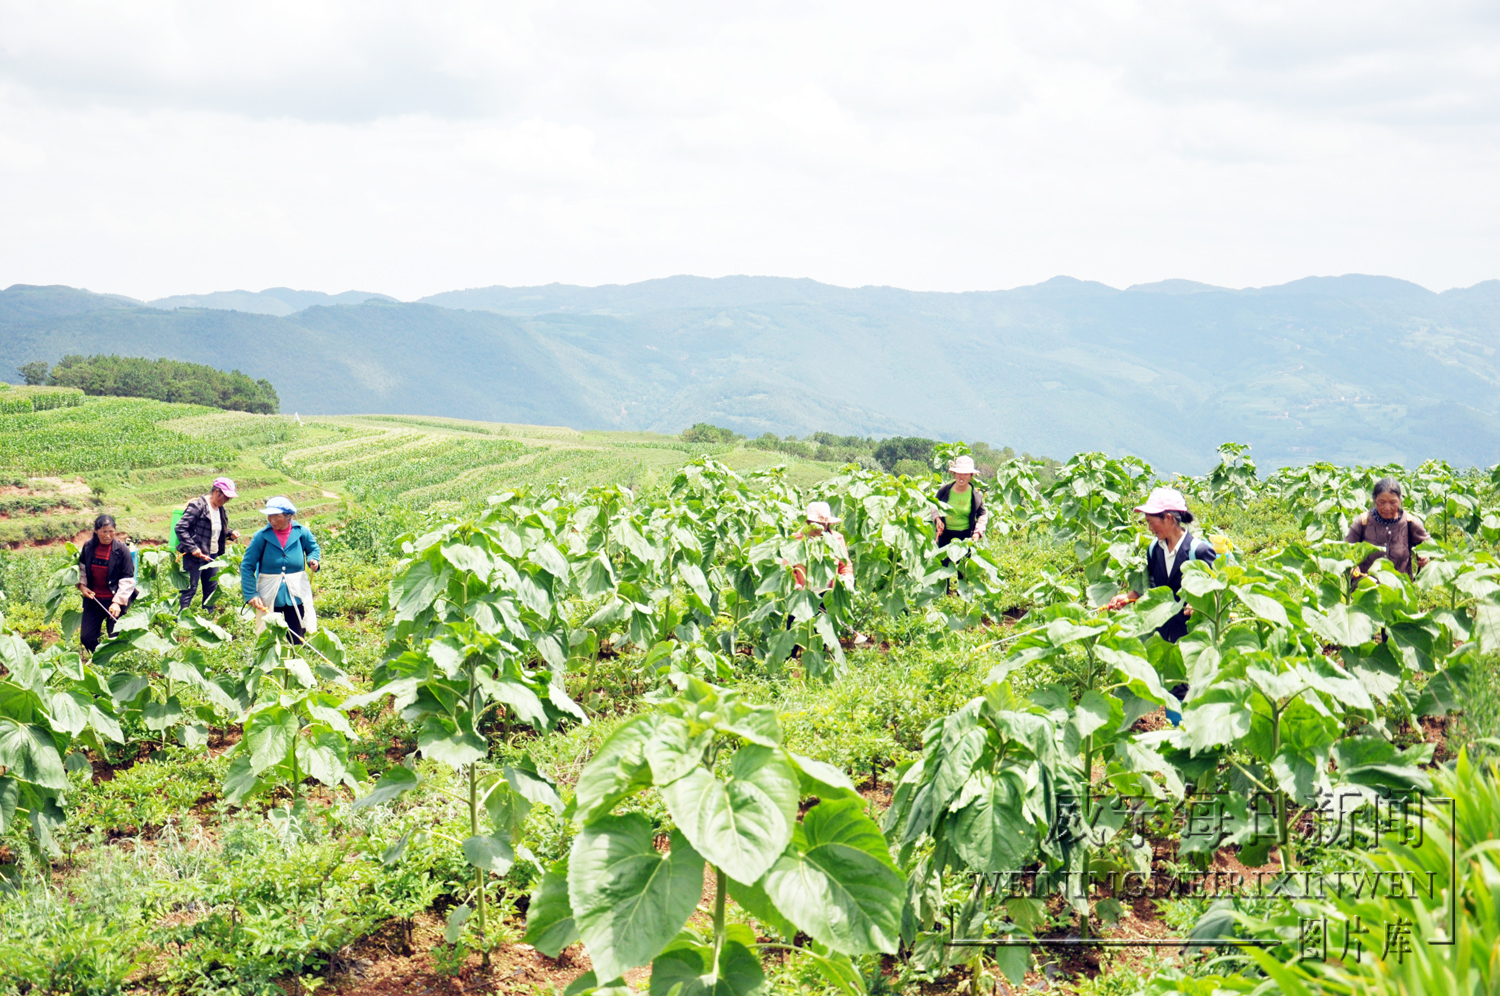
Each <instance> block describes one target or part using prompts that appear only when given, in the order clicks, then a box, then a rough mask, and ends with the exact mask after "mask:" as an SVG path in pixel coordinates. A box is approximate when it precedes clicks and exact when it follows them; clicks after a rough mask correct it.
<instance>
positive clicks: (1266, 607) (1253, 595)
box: [1230, 587, 1291, 626]
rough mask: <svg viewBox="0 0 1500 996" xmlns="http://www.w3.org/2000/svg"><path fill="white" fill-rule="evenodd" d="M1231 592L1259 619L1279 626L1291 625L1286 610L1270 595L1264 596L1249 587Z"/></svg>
mask: <svg viewBox="0 0 1500 996" xmlns="http://www.w3.org/2000/svg"><path fill="white" fill-rule="evenodd" d="M1230 591H1232V592H1233V593H1234V596H1235V597H1236V598H1238V599H1239V600H1240V601H1241V602H1243V603H1245V607H1246V608H1247V609H1249V610H1250V611H1251V612H1253V613H1255V615H1256V616H1257V617H1259V618H1261V619H1264V620H1265V621H1266V622H1269V623H1274V624H1275V625H1277V626H1290V625H1291V622H1290V621H1289V620H1288V619H1287V617H1286V608H1285V607H1284V606H1283V605H1282V604H1281V603H1280V602H1278V601H1276V599H1274V598H1272V597H1271V596H1270V595H1262V594H1261V593H1260V592H1257V591H1251V590H1250V589H1249V588H1248V587H1239V588H1231V589H1230Z"/></svg>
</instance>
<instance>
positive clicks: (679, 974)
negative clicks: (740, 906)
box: [650, 940, 766, 996]
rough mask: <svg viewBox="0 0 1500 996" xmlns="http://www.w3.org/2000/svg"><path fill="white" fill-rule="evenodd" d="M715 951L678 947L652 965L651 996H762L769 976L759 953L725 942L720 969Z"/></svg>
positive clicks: (737, 943) (687, 946)
mask: <svg viewBox="0 0 1500 996" xmlns="http://www.w3.org/2000/svg"><path fill="white" fill-rule="evenodd" d="M712 960H713V949H712V948H710V947H706V946H699V945H684V946H682V947H674V948H673V949H672V950H670V951H667V952H665V953H664V954H662V955H661V956H660V957H658V958H657V959H655V960H654V961H653V962H652V963H651V990H650V994H651V996H759V994H761V993H764V992H765V991H766V973H765V970H764V969H762V968H761V967H760V959H759V958H757V957H756V956H755V953H754V952H753V951H751V950H750V949H749V948H747V947H745V945H743V944H741V943H739V942H738V941H734V940H728V941H725V942H724V950H723V951H721V952H720V953H719V964H718V966H717V969H715V968H714V967H713V966H711V965H710V964H709V963H710V962H711V961H712Z"/></svg>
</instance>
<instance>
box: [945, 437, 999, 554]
mask: <svg viewBox="0 0 1500 996" xmlns="http://www.w3.org/2000/svg"><path fill="white" fill-rule="evenodd" d="M977 470H978V468H976V467H975V466H974V458H973V457H971V456H961V457H959V458H958V459H956V460H954V461H953V462H951V463H949V464H948V473H950V474H952V475H953V480H951V481H949V482H948V483H947V484H944V485H943V486H942V487H940V488H938V492H937V503H938V507H937V510H936V511H934V512H933V513H932V524H933V527H934V528H935V529H936V530H937V545H938V546H939V547H944V546H947V545H948V544H949V543H952V542H953V541H954V540H956V539H964V540H966V539H972V540H974V541H975V542H976V543H977V542H979V541H980V540H982V539H984V526H985V523H987V522H989V519H990V513H989V512H988V511H987V510H986V509H985V507H984V495H982V494H980V493H979V489H978V488H975V487H973V480H974V474H975V473H976V472H977Z"/></svg>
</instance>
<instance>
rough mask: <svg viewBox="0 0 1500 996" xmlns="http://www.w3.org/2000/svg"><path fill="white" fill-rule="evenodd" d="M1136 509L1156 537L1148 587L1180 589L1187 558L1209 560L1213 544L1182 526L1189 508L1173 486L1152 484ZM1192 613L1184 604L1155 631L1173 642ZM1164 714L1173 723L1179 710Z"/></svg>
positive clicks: (1122, 601)
mask: <svg viewBox="0 0 1500 996" xmlns="http://www.w3.org/2000/svg"><path fill="white" fill-rule="evenodd" d="M1135 511H1137V512H1140V513H1141V514H1142V515H1144V516H1145V519H1146V529H1147V530H1148V531H1149V532H1150V533H1151V535H1152V536H1153V537H1155V538H1154V539H1153V540H1152V541H1151V546H1150V547H1148V548H1147V550H1146V584H1147V587H1149V588H1170V589H1172V594H1174V595H1176V594H1177V593H1179V592H1180V591H1181V590H1182V567H1183V565H1184V564H1186V563H1188V562H1189V561H1194V560H1196V561H1198V562H1199V563H1203V564H1212V563H1213V562H1214V560H1215V558H1217V557H1218V555H1219V553H1218V551H1217V550H1215V549H1214V547H1213V544H1212V543H1209V542H1207V541H1206V540H1201V539H1199V538H1198V537H1196V536H1194V535H1193V534H1192V533H1190V532H1188V531H1187V530H1186V529H1184V528H1183V527H1184V526H1185V525H1187V524H1188V523H1190V522H1192V521H1193V513H1192V512H1189V511H1188V507H1187V499H1186V498H1184V497H1182V492H1181V491H1178V490H1177V489H1176V488H1152V489H1151V494H1150V495H1149V496H1148V497H1147V498H1146V503H1145V504H1144V505H1137V506H1136V507H1135ZM1139 597H1140V596H1139V595H1138V594H1137V593H1136V592H1133V591H1131V592H1126V593H1124V594H1121V595H1116V596H1115V597H1114V598H1113V599H1111V600H1110V603H1109V608H1110V609H1118V608H1121V607H1122V606H1125V605H1127V604H1129V603H1130V602H1133V601H1135V600H1136V599H1137V598H1139ZM1192 614H1193V610H1192V608H1191V607H1189V608H1184V609H1183V610H1182V611H1181V612H1179V613H1177V614H1176V615H1175V616H1173V617H1172V618H1171V619H1168V620H1167V621H1166V622H1164V623H1162V624H1161V626H1159V627H1157V630H1156V632H1157V634H1158V635H1160V636H1161V638H1162V639H1163V640H1166V641H1167V642H1168V643H1176V642H1177V641H1178V640H1180V639H1182V638H1183V637H1184V636H1186V635H1187V621H1188V618H1189V617H1190V616H1191V615H1192ZM1171 691H1172V694H1173V695H1174V696H1176V697H1177V699H1178V700H1179V701H1181V700H1182V699H1183V698H1184V697H1186V695H1187V693H1188V686H1187V685H1178V686H1177V687H1175V688H1173V689H1172V690H1171ZM1167 718H1168V719H1169V720H1171V721H1172V725H1173V726H1176V725H1177V724H1178V723H1179V722H1180V721H1181V720H1182V714H1181V713H1179V712H1177V711H1176V710H1175V709H1170V708H1169V709H1167Z"/></svg>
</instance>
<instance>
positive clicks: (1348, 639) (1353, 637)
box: [1302, 604, 1375, 647]
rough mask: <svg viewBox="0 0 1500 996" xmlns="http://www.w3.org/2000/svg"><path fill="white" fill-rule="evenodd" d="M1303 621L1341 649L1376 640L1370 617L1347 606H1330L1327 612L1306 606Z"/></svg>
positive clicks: (1321, 637) (1324, 639) (1303, 611)
mask: <svg viewBox="0 0 1500 996" xmlns="http://www.w3.org/2000/svg"><path fill="white" fill-rule="evenodd" d="M1302 621H1303V622H1305V623H1307V628H1308V629H1310V630H1312V631H1313V632H1314V633H1316V634H1317V635H1318V637H1319V638H1320V639H1322V640H1323V641H1324V642H1326V643H1331V644H1333V645H1335V646H1339V647H1357V646H1359V645H1360V644H1361V643H1368V642H1370V640H1372V639H1374V638H1375V624H1374V623H1373V622H1371V620H1370V617H1369V616H1367V615H1365V614H1364V613H1362V612H1355V611H1353V610H1351V609H1350V608H1349V606H1347V605H1342V604H1340V605H1330V606H1329V607H1328V611H1327V612H1319V611H1318V610H1317V609H1316V608H1315V607H1314V606H1311V605H1304V606H1303V607H1302Z"/></svg>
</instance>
